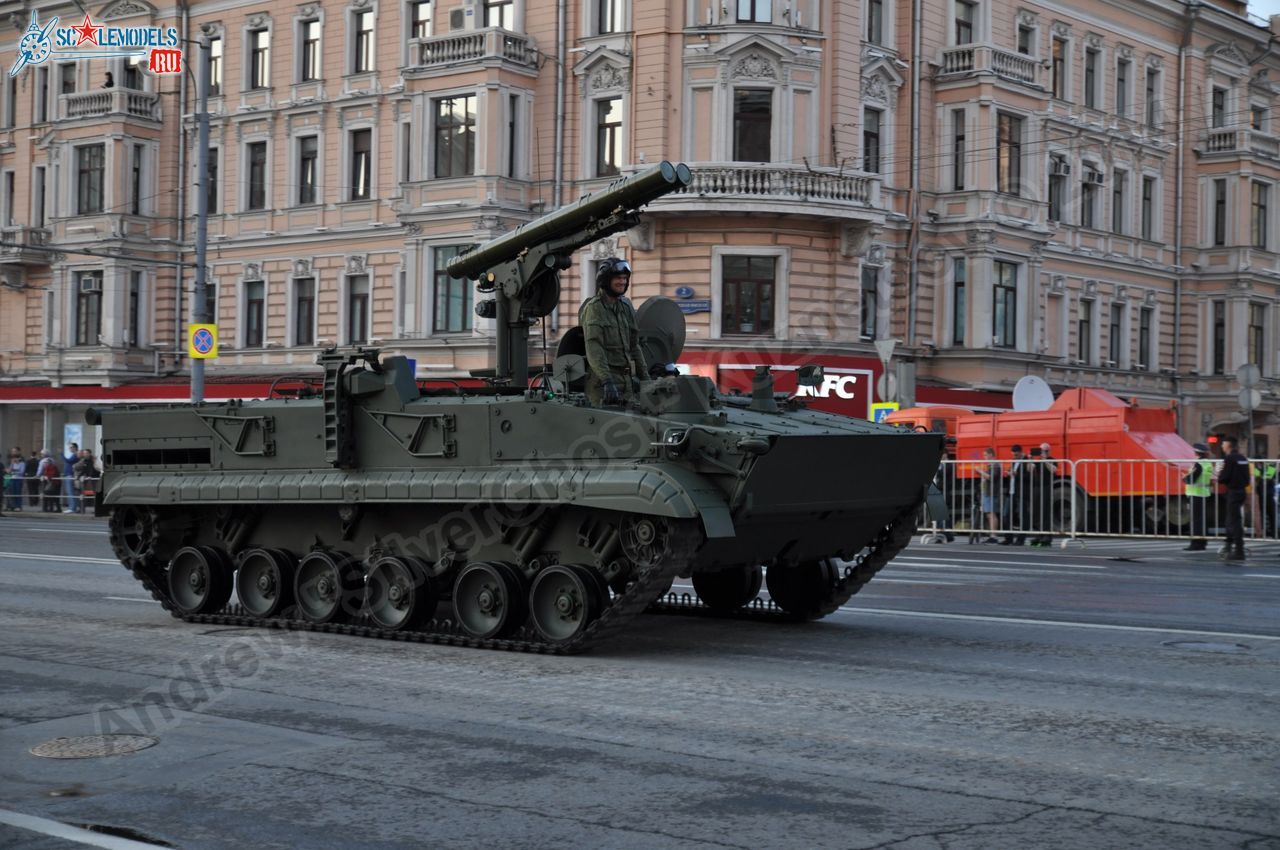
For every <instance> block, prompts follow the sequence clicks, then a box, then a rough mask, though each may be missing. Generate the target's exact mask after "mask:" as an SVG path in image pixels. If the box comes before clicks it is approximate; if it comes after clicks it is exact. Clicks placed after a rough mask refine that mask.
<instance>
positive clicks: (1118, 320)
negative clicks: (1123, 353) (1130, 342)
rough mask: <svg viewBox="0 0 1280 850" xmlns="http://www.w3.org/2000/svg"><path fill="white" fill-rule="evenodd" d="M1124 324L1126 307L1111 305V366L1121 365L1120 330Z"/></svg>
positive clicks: (1109, 326)
mask: <svg viewBox="0 0 1280 850" xmlns="http://www.w3.org/2000/svg"><path fill="white" fill-rule="evenodd" d="M1123 323H1124V305H1123V304H1112V305H1111V323H1110V324H1109V325H1108V326H1107V360H1109V361H1110V363H1109V365H1111V366H1118V365H1120V342H1121V336H1120V330H1121V328H1122V326H1123Z"/></svg>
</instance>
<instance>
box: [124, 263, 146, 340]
mask: <svg viewBox="0 0 1280 850" xmlns="http://www.w3.org/2000/svg"><path fill="white" fill-rule="evenodd" d="M126 309H127V310H128V316H127V319H128V324H127V325H126V326H125V329H124V341H125V344H126V345H128V346H129V347H131V348H137V347H138V346H140V345H142V327H141V322H142V272H137V271H134V272H129V305H128V307H127V308H126Z"/></svg>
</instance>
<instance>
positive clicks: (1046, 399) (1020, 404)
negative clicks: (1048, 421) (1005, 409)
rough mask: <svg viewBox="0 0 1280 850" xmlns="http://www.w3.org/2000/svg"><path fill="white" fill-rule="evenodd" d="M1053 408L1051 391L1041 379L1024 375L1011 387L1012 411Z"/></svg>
mask: <svg viewBox="0 0 1280 850" xmlns="http://www.w3.org/2000/svg"><path fill="white" fill-rule="evenodd" d="M1052 406H1053V390H1052V389H1050V388H1049V385H1048V384H1046V383H1045V382H1044V379H1043V378H1037V377H1036V376H1035V375H1024V376H1023V377H1021V378H1019V379H1018V383H1016V384H1015V385H1014V387H1013V409H1014V410H1048V409H1049V408H1050V407H1052Z"/></svg>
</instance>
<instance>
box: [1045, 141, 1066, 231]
mask: <svg viewBox="0 0 1280 850" xmlns="http://www.w3.org/2000/svg"><path fill="white" fill-rule="evenodd" d="M1070 174H1071V166H1070V165H1068V164H1067V159H1066V157H1063V156H1058V155H1057V154H1052V155H1050V157H1049V221H1059V222H1060V221H1062V220H1063V216H1064V214H1065V212H1066V204H1067V186H1068V184H1067V179H1068V177H1069V176H1070Z"/></svg>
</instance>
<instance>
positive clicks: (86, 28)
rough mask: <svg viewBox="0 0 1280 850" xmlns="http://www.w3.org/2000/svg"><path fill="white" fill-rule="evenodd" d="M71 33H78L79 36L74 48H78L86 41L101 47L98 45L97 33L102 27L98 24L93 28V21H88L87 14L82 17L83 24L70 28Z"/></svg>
mask: <svg viewBox="0 0 1280 850" xmlns="http://www.w3.org/2000/svg"><path fill="white" fill-rule="evenodd" d="M71 31H72V32H74V33H78V34H79V36H80V38H79V40H78V41H76V44H75V46H76V47H79V46H80V45H82V44H84V43H85V42H86V41H87V42H89V43H90V44H94V45H97V46H99V47H101V46H102V45H100V44H98V33H99V32H101V31H102V25H101V24H98V25H97V26H94V25H93V21H91V20H89V16H88V14H86V15H85V16H84V23H83V24H81V25H80V26H78V27H72V28H71Z"/></svg>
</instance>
